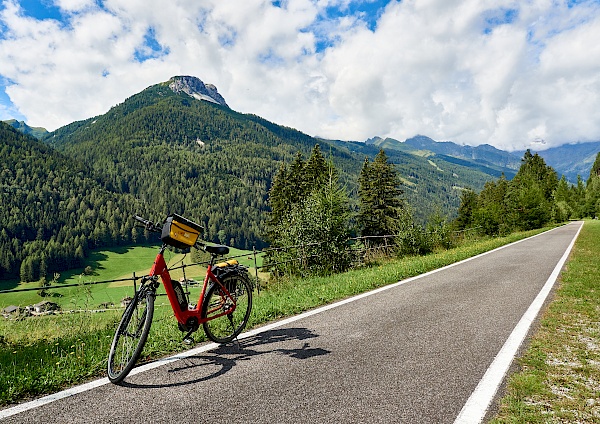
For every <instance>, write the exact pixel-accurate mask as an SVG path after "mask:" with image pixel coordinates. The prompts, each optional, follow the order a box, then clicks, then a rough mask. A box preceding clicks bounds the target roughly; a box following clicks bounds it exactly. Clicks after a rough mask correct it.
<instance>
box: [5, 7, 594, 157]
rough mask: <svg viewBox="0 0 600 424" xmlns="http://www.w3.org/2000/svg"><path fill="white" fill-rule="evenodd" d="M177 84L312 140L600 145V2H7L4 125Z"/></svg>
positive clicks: (68, 113)
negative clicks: (187, 82) (195, 81)
mask: <svg viewBox="0 0 600 424" xmlns="http://www.w3.org/2000/svg"><path fill="white" fill-rule="evenodd" d="M175 75H193V76H196V77H198V78H200V79H201V80H202V81H204V82H205V83H211V84H214V85H215V86H216V87H217V89H218V91H219V93H220V94H221V95H222V96H223V97H224V98H225V100H226V102H227V104H228V105H229V107H231V108H232V109H233V110H236V111H238V112H242V113H252V114H256V115H259V116H261V117H263V118H266V119H268V120H270V121H272V122H275V123H277V124H280V125H285V126H289V127H293V128H297V129H299V130H301V131H303V132H305V133H307V134H309V135H312V136H319V137H324V138H330V139H341V140H355V141H364V140H366V139H368V138H371V137H374V136H380V137H392V138H395V139H397V140H400V141H403V140H405V139H406V138H409V137H412V136H414V135H417V134H422V135H426V136H429V137H431V138H433V139H435V140H438V141H448V140H449V141H454V142H456V143H459V144H466V145H473V146H474V145H480V144H484V143H487V144H491V145H493V146H495V147H497V148H500V149H503V150H509V151H512V150H521V149H526V148H532V149H535V150H543V149H544V148H548V147H555V146H559V145H562V144H565V143H573V142H589V141H599V140H600V0H402V1H396V0H392V1H389V0H388V1H385V0H370V1H354V0H278V1H261V0H225V1H224V0H169V1H168V2H167V1H164V0H41V1H33V0H24V1H20V2H17V1H15V0H0V119H2V120H5V119H11V118H15V119H18V120H23V121H25V122H27V123H28V124H29V125H31V126H39V127H44V128H46V129H48V130H50V131H52V130H55V129H57V128H59V127H61V126H63V125H67V124H69V123H71V122H73V121H77V120H82V119H87V118H90V117H93V116H96V115H101V114H104V113H106V112H107V111H108V110H109V109H110V108H111V107H112V106H114V105H116V104H119V103H121V102H123V101H124V100H125V99H126V98H127V97H129V96H131V95H133V94H135V93H138V92H140V91H142V90H143V89H145V88H146V87H148V86H151V85H154V84H157V83H160V82H163V81H167V80H169V79H170V78H171V77H172V76H175Z"/></svg>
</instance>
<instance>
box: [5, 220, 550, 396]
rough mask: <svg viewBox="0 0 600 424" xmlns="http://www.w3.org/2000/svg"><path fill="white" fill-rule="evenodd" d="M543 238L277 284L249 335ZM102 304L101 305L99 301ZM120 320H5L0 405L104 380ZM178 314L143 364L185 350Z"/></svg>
mask: <svg viewBox="0 0 600 424" xmlns="http://www.w3.org/2000/svg"><path fill="white" fill-rule="evenodd" d="M539 232H541V230H538V231H531V232H526V233H519V234H513V235H511V236H508V237H504V238H499V239H490V240H484V241H479V242H473V243H471V244H469V245H464V246H461V247H458V248H455V249H452V250H448V251H444V252H440V253H436V254H431V255H427V256H421V257H408V258H403V259H396V260H389V261H385V262H383V263H382V264H380V265H377V266H372V267H369V268H363V269H357V270H353V271H350V272H347V273H344V274H338V275H333V276H330V277H318V278H317V277H315V278H307V279H302V280H296V279H288V280H281V281H278V282H276V283H270V284H269V285H267V287H266V289H263V290H262V291H261V293H260V295H257V294H256V292H255V298H254V305H253V312H252V315H251V318H250V323H249V325H248V328H250V327H252V326H256V325H260V324H264V323H266V322H268V321H271V320H274V319H278V318H282V317H285V316H290V315H294V314H297V313H299V312H302V311H305V310H308V309H311V308H314V307H317V306H320V305H323V304H327V303H330V302H333V301H336V300H339V299H342V298H345V297H348V296H352V295H355V294H358V293H362V292H365V291H368V290H371V289H374V288H377V287H381V286H384V285H387V284H391V283H395V282H397V281H399V280H402V279H404V278H408V277H411V276H415V275H418V274H421V273H424V272H427V271H430V270H433V269H437V268H440V267H442V266H445V265H448V264H451V263H454V262H457V261H460V260H463V259H466V258H469V257H471V256H474V255H477V254H479V253H483V252H485V251H488V250H491V249H494V248H496V247H499V246H502V245H504V244H507V243H510V242H513V241H516V240H519V239H522V238H525V237H528V236H531V235H533V234H536V233H539ZM107 256H109V255H107ZM110 263H111V265H110V267H109V263H108V262H107V263H106V264H105V265H103V267H104V269H106V270H107V272H108V270H109V269H110V268H113V266H112V262H110ZM114 263H115V266H114V267H115V270H112V271H111V272H114V273H115V274H114V275H115V276H118V275H120V274H121V273H122V272H125V268H126V265H124V264H119V263H117V261H116V260H115V262H114ZM132 263H133V262H131V263H130V264H132ZM98 272H99V273H100V271H98ZM106 275H108V274H106ZM101 276H102V277H103V275H102V274H99V277H101ZM188 276H189V275H188ZM97 300H98V299H96V298H94V302H96V301H97ZM119 315H120V311H108V312H104V313H91V312H82V313H78V314H63V315H59V316H47V317H37V318H27V319H24V320H20V321H18V320H17V321H15V320H4V319H0V334H1V335H2V337H1V338H0V367H1V368H2V373H0V405H3V404H4V405H6V404H9V403H14V402H17V401H21V400H23V399H26V398H28V397H33V396H39V395H42V394H45V393H50V392H53V391H57V390H59V389H61V388H63V387H66V386H69V385H73V384H77V383H80V382H82V381H85V380H86V379H89V378H91V377H96V376H102V375H104V373H105V367H106V357H107V355H108V350H109V347H110V343H111V341H112V335H113V333H114V330H115V327H116V324H117V321H118V319H119ZM172 315H173V314H172V311H171V309H170V306H169V305H168V300H167V299H166V297H159V298H157V302H156V312H155V319H154V322H153V324H152V329H151V331H150V336H149V339H148V343H147V344H146V347H145V348H144V352H143V357H142V361H144V360H151V359H156V358H158V357H160V356H164V355H167V354H170V353H173V352H176V351H181V350H185V349H186V346H185V345H183V344H182V343H181V339H182V333H181V332H180V331H179V330H177V325H176V322H175V320H174V318H173V316H172ZM203 340H204V335H203V332H202V331H199V332H198V333H196V341H198V342H201V341H203Z"/></svg>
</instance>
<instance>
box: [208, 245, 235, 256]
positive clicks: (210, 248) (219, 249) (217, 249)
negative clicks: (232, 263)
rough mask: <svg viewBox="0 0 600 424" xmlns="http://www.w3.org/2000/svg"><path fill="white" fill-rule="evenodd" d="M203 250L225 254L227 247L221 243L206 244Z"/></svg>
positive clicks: (227, 250) (227, 251)
mask: <svg viewBox="0 0 600 424" xmlns="http://www.w3.org/2000/svg"><path fill="white" fill-rule="evenodd" d="M204 250H206V251H207V252H208V253H214V254H215V255H226V254H228V253H229V247H227V246H221V245H216V246H206V247H205V248H204Z"/></svg>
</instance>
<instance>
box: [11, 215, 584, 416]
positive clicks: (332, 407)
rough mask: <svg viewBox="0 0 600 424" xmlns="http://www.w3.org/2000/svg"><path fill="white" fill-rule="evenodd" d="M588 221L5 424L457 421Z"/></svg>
mask: <svg viewBox="0 0 600 424" xmlns="http://www.w3.org/2000/svg"><path fill="white" fill-rule="evenodd" d="M580 225H581V223H572V224H569V225H567V226H564V227H561V228H558V229H555V230H553V231H550V232H547V233H544V234H542V235H539V236H537V237H534V238H531V239H527V240H525V241H522V242H519V243H516V244H513V245H511V246H509V247H506V248H503V249H500V250H497V251H494V252H493V253H490V254H487V255H483V256H480V257H477V258H475V259H473V260H470V261H466V262H463V263H461V264H459V265H456V266H453V267H449V268H445V269H443V270H442V271H439V272H436V273H432V274H428V275H426V276H424V277H422V278H418V279H414V280H411V281H409V282H406V283H405V284H401V285H398V286H396V287H394V288H391V289H389V290H385V291H380V292H377V293H375V294H373V295H370V296H365V297H361V298H360V299H358V300H356V301H353V302H348V303H344V304H342V305H340V306H338V307H335V308H331V309H328V310H325V311H323V312H321V313H317V314H313V315H310V316H307V317H304V318H302V319H299V320H297V321H294V322H291V323H288V324H286V325H283V326H280V327H278V328H272V329H270V330H268V331H265V332H262V333H258V334H254V335H253V336H251V337H247V338H245V339H243V340H241V341H240V345H239V346H237V345H231V346H222V347H219V348H217V349H215V350H211V351H208V352H201V353H199V354H197V355H194V356H191V357H189V358H186V359H183V360H179V361H174V362H171V363H168V364H166V365H164V366H161V367H157V368H155V369H152V370H150V371H147V372H144V373H139V374H136V375H133V376H129V377H128V378H127V379H126V385H124V386H122V387H119V386H114V385H112V384H105V385H101V386H100V387H97V388H95V389H93V390H89V391H85V392H83V393H79V394H76V395H73V396H70V397H67V398H64V399H60V400H56V401H54V402H51V403H48V404H46V405H43V406H41V407H38V408H35V409H31V410H28V411H25V412H21V413H19V414H16V415H13V416H11V417H8V418H6V420H5V421H2V422H3V423H4V422H6V423H39V422H59V423H62V422H64V423H71V422H74V423H90V422H103V423H104V422H113V423H121V422H131V423H154V422H156V423H172V422H182V423H187V422H197V423H215V422H224V423H332V422H336V423H390V422H392V423H453V422H454V420H455V419H456V417H457V415H458V414H459V412H460V411H461V408H462V407H463V405H464V404H465V402H466V401H467V399H468V398H469V396H470V395H471V393H472V392H473V390H474V389H475V387H476V386H477V384H478V383H479V381H480V380H481V378H482V376H483V375H484V373H485V372H486V370H487V369H488V367H489V366H490V364H491V363H492V361H493V359H494V357H495V356H496V355H497V353H498V352H499V351H500V349H501V348H502V346H503V344H504V343H505V341H506V339H507V338H508V337H509V335H510V334H511V332H512V330H513V328H514V327H515V325H516V324H517V323H518V322H519V320H520V319H521V317H522V316H523V314H524V313H525V311H526V310H527V308H528V307H529V305H530V304H531V303H532V301H533V299H534V298H535V297H536V296H537V294H538V292H539V291H540V289H541V288H542V287H543V286H544V284H545V283H546V281H547V280H548V279H549V277H550V275H551V274H552V272H553V270H554V268H555V267H556V265H557V263H559V261H560V259H561V257H562V256H563V254H564V253H565V251H566V250H567V248H568V246H569V244H570V243H571V241H572V240H573V238H574V237H575V235H576V233H577V230H578V229H579V227H580ZM150 337H152V333H151V334H150Z"/></svg>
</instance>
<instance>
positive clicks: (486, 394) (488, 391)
mask: <svg viewBox="0 0 600 424" xmlns="http://www.w3.org/2000/svg"><path fill="white" fill-rule="evenodd" d="M582 228H583V222H582V223H581V224H580V226H579V230H577V233H576V234H575V237H573V240H572V241H571V244H570V245H569V247H568V248H567V250H566V251H565V253H564V254H563V256H562V258H561V259H560V261H559V262H558V264H556V267H555V268H554V271H553V272H552V274H551V275H550V277H549V278H548V280H547V281H546V284H544V287H542V289H541V290H540V292H539V293H538V295H537V297H536V298H535V299H534V300H533V302H532V303H531V305H530V306H529V308H528V309H527V311H526V312H525V314H524V315H523V317H522V318H521V320H520V321H519V323H518V324H517V326H516V327H515V328H514V330H513V331H512V333H511V334H510V336H509V337H508V339H506V342H505V343H504V346H502V349H500V351H499V352H498V355H496V358H494V361H493V362H492V363H491V364H490V366H489V368H488V369H487V371H486V372H485V374H484V375H483V377H482V379H481V380H480V381H479V384H478V385H477V387H476V388H475V390H474V391H473V393H471V396H470V397H469V399H468V400H467V403H465V405H464V406H463V408H462V410H461V411H460V413H459V414H458V417H456V420H455V421H454V424H478V423H481V422H482V421H483V419H484V418H485V414H486V412H487V410H488V408H489V406H490V403H491V402H492V400H493V399H494V396H495V395H496V392H497V391H498V388H499V387H500V384H502V381H503V380H504V376H505V375H506V373H507V371H508V368H509V367H510V365H511V363H512V361H513V359H514V357H515V355H516V354H517V351H518V350H519V347H520V346H521V344H522V343H523V340H524V339H525V337H526V336H527V333H528V332H529V328H530V327H531V324H532V323H533V321H534V320H535V318H536V317H537V315H538V313H539V312H540V309H541V308H542V306H543V305H544V302H545V301H546V298H547V297H548V294H550V291H551V290H552V287H553V286H554V283H556V280H557V279H558V276H559V274H560V271H561V269H562V267H563V266H564V264H565V262H566V261H567V259H568V257H569V254H570V253H571V250H572V249H573V246H574V245H575V241H576V240H577V237H578V236H579V233H580V232H581V229H582Z"/></svg>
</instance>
